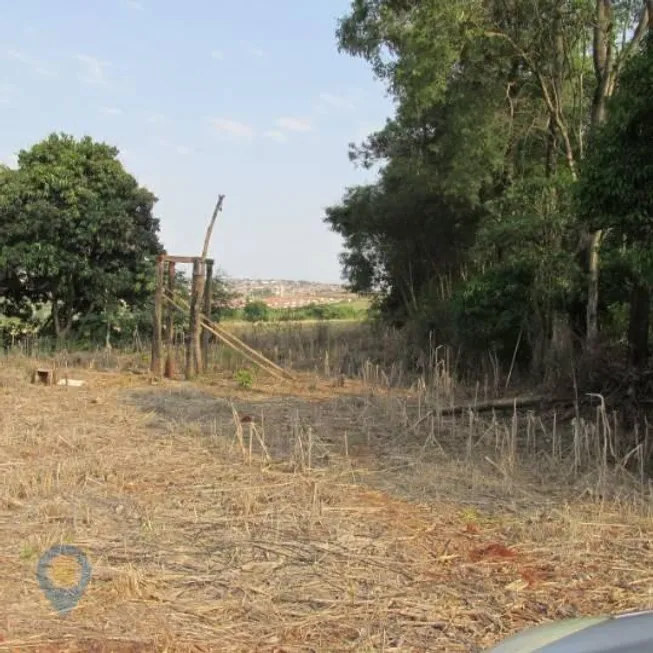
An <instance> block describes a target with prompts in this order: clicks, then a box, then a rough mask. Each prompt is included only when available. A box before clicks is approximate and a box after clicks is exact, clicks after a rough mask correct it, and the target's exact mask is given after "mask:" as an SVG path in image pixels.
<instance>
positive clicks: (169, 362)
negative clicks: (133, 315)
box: [165, 261, 175, 379]
mask: <svg viewBox="0 0 653 653" xmlns="http://www.w3.org/2000/svg"><path fill="white" fill-rule="evenodd" d="M167 281H168V285H167V292H170V293H173V294H174V292H175V262H174V261H168V279H167ZM174 317H175V316H174V312H173V310H172V306H170V304H168V303H166V364H165V377H166V378H167V379H171V378H173V376H174V375H175V363H174V356H173V350H174V329H175V320H174Z"/></svg>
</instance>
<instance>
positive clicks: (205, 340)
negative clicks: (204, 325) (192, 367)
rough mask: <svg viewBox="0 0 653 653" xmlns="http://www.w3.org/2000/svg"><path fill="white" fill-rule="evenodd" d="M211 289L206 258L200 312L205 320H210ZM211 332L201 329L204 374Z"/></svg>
mask: <svg viewBox="0 0 653 653" xmlns="http://www.w3.org/2000/svg"><path fill="white" fill-rule="evenodd" d="M212 289H213V261H212V260H211V259H207V260H206V277H205V279H204V307H203V309H202V312H203V313H204V316H205V317H206V319H207V320H209V321H211V291H212ZM210 338H211V334H210V333H209V332H208V331H207V330H206V329H203V330H202V372H204V374H206V373H207V372H208V371H209V340H210Z"/></svg>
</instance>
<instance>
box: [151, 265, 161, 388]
mask: <svg viewBox="0 0 653 653" xmlns="http://www.w3.org/2000/svg"><path fill="white" fill-rule="evenodd" d="M163 279H164V275H163V257H162V256H158V257H157V259H156V290H155V292H154V311H153V313H152V362H151V366H150V371H151V372H152V374H154V375H155V376H157V377H159V376H161V358H162V356H161V341H162V331H163V324H162V322H163Z"/></svg>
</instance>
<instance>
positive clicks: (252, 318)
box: [243, 301, 270, 322]
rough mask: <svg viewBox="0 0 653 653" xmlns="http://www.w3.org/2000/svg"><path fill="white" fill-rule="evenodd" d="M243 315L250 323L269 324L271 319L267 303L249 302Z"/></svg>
mask: <svg viewBox="0 0 653 653" xmlns="http://www.w3.org/2000/svg"><path fill="white" fill-rule="evenodd" d="M243 314H244V316H245V319H246V320H247V321H248V322H267V321H268V320H269V319H270V309H269V307H268V305H267V304H266V303H265V302H262V301H256V302H247V304H245V308H244V309H243Z"/></svg>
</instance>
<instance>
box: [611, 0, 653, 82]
mask: <svg viewBox="0 0 653 653" xmlns="http://www.w3.org/2000/svg"><path fill="white" fill-rule="evenodd" d="M652 20H653V0H644V7H643V8H642V13H641V14H640V17H639V22H638V23H637V27H636V28H635V32H634V33H633V37H632V38H631V39H630V41H629V42H628V43H627V44H626V45H625V46H624V48H623V49H622V51H621V54H620V56H619V59H618V61H617V63H616V65H615V71H614V77H615V78H617V77H618V76H619V73H620V72H621V68H622V67H623V65H624V61H626V60H627V59H628V57H629V56H630V55H631V53H632V51H633V50H634V49H635V48H636V47H637V46H638V45H639V44H640V43H641V42H642V40H643V38H644V36H646V32H647V31H648V30H649V29H650V28H651V21H652Z"/></svg>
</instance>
